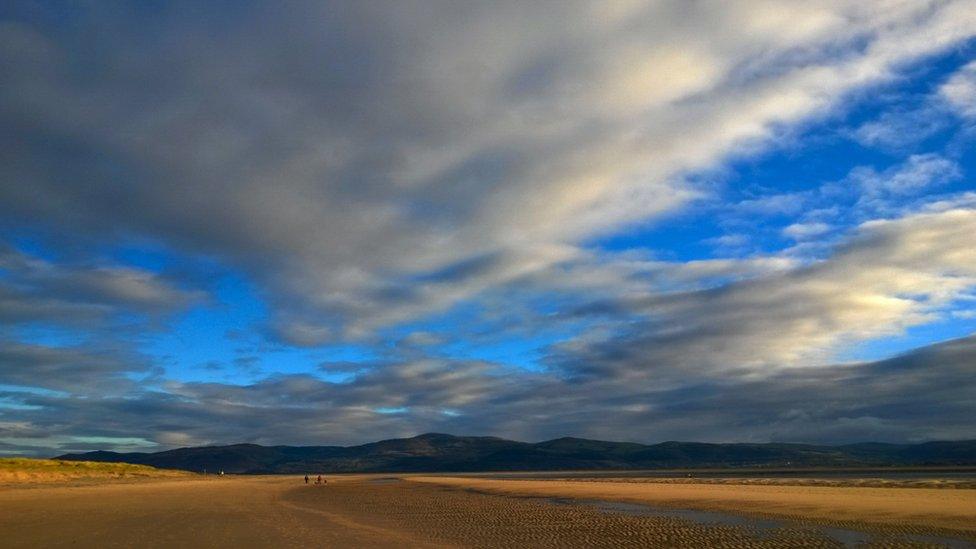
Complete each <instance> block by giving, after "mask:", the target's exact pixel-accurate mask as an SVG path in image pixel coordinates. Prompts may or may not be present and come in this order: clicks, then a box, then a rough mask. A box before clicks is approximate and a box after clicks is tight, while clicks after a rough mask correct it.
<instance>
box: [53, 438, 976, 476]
mask: <svg viewBox="0 0 976 549" xmlns="http://www.w3.org/2000/svg"><path fill="white" fill-rule="evenodd" d="M58 459H63V460H79V461H102V462H124V463H135V464H140V465H151V466H153V467H159V468H165V469H184V470H188V471H203V470H204V469H207V470H210V471H218V470H224V471H226V472H228V473H303V472H306V471H316V472H324V473H327V472H333V473H335V472H433V471H443V472H464V471H469V472H473V471H557V470H572V469H681V468H705V467H722V468H725V467H887V466H923V465H925V466H927V465H942V466H961V465H969V466H976V440H968V441H956V442H927V443H923V444H882V443H863V444H848V445H844V446H816V445H809V444H778V443H769V444H706V443H698V442H663V443H660V444H653V445H644V444H635V443H629V442H606V441H601V440H587V439H581V438H559V439H555V440H548V441H545V442H539V443H527V442H516V441H512V440H505V439H501V438H495V437H458V436H452V435H445V434H437V433H429V434H425V435H420V436H416V437H413V438H401V439H392V440H383V441H380V442H373V443H370V444H363V445H361V446H259V445H256V444H234V445H231V446H204V447H197V448H180V449H177V450H167V451H165V452H155V453H117V452H104V451H98V452H87V453H82V454H66V455H63V456H60V457H59V458H58Z"/></svg>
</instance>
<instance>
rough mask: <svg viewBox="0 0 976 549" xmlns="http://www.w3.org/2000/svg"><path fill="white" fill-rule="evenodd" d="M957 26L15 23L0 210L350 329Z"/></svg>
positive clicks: (552, 253)
mask: <svg viewBox="0 0 976 549" xmlns="http://www.w3.org/2000/svg"><path fill="white" fill-rule="evenodd" d="M970 7H971V6H970V5H969V4H968V3H967V2H955V3H946V4H941V5H939V6H937V7H933V8H931V9H929V8H927V7H924V6H914V5H911V4H893V5H891V6H888V7H887V8H886V9H884V10H881V11H883V13H884V15H883V16H879V15H878V12H879V10H877V9H874V8H871V9H868V8H866V7H859V6H857V5H856V4H852V5H849V6H806V7H803V8H798V7H797V6H796V5H795V4H794V3H785V4H780V3H775V2H768V3H760V4H756V3H741V4H740V3H727V4H723V5H721V6H710V7H707V8H706V7H705V6H697V5H682V6H675V5H666V4H663V5H661V4H647V5H637V6H636V7H634V8H633V9H629V10H610V9H604V8H594V7H593V6H589V5H585V4H571V3H570V4H562V5H560V6H558V7H554V6H545V7H543V6H531V5H526V4H519V3H514V4H506V3H493V4H491V5H484V6H466V7H456V6H455V7H452V8H451V9H437V8H434V7H433V6H432V5H429V4H428V5H411V4H409V3H402V4H401V3H394V4H387V5H383V6H379V5H374V6H363V5H358V4H355V3H350V4H346V3H337V4H334V5H332V6H330V7H329V8H326V7H324V6H321V5H318V4H290V5H289V6H288V7H287V8H281V7H277V8H276V9H274V10H271V9H264V8H262V7H260V6H250V7H246V8H242V9H240V10H239V11H237V12H236V13H234V14H228V13H226V11H224V10H213V11H209V10H198V9H194V10H192V13H191V11H190V10H186V9H183V8H182V7H181V6H180V5H178V4H173V5H167V6H165V7H157V8H154V9H152V10H142V11H137V10H131V11H130V10H126V9H124V8H119V7H115V8H111V9H109V8H107V7H100V6H89V7H88V8H86V9H85V10H80V11H79V12H78V13H77V14H76V15H75V16H74V17H75V19H76V20H75V25H76V28H81V29H84V32H83V33H80V34H75V33H72V32H67V31H66V30H65V27H64V25H62V24H60V23H59V22H58V20H57V19H56V18H47V16H45V15H44V12H43V11H34V12H27V13H30V14H31V15H24V16H23V17H20V18H16V19H10V20H8V21H7V22H6V23H5V24H4V26H3V27H2V28H0V41H3V42H4V43H8V44H13V45H16V47H10V48H4V50H3V51H4V57H3V61H2V62H3V64H4V67H6V69H5V74H6V75H7V82H6V83H5V86H4V87H3V90H4V91H3V95H2V101H3V104H4V105H5V108H4V109H3V111H2V117H3V118H2V123H0V126H2V127H3V128H4V134H3V136H2V137H0V139H2V143H3V144H4V147H3V149H4V151H5V152H4V155H5V156H4V162H3V166H4V168H3V173H2V180H3V181H4V183H3V184H2V186H0V204H2V210H0V213H2V215H3V216H4V218H6V219H8V220H25V221H26V220H30V222H31V223H34V224H39V225H40V226H47V227H49V228H50V229H51V230H54V231H62V232H66V231H67V232H71V231H73V232H75V233H76V234H79V235H87V236H89V237H91V238H95V239H111V238H113V237H114V236H116V235H118V234H120V233H121V234H137V235H148V236H150V237H152V238H155V239H158V240H159V241H162V242H164V243H166V244H167V245H169V246H172V247H174V248H175V249H178V250H180V251H183V252H193V253H198V252H200V253H204V254H207V255H209V256H214V257H218V258H220V259H221V260H223V261H225V262H227V263H228V264H231V265H233V266H235V267H238V268H241V269H244V270H245V271H246V272H247V273H248V274H249V275H250V276H251V277H253V278H254V279H255V280H256V281H257V282H258V284H259V285H260V286H261V288H262V289H263V290H264V295H266V296H267V297H268V299H269V300H270V301H271V310H272V313H273V314H274V315H275V319H274V320H273V326H272V333H277V334H279V335H280V337H281V338H282V339H284V340H286V341H290V342H292V343H295V344H305V345H312V344H315V343H318V342H322V341H328V340H333V341H334V340H347V339H355V338H367V337H369V336H370V335H371V334H373V333H375V332H376V331H377V330H379V329H381V328H383V327H388V326H392V325H396V324H400V323H404V322H409V321H411V320H415V319H417V318H420V317H423V316H425V315H429V314H430V313H432V312H437V311H444V310H447V309H448V308H450V307H451V306H453V305H455V304H457V303H460V302H463V301H465V300H469V299H475V298H477V297H478V296H479V295H481V294H482V293H484V292H486V291H489V290H491V289H493V288H497V287H498V286H499V285H503V284H507V283H509V282H511V281H513V280H515V279H518V278H520V277H523V276H527V275H530V274H531V273H533V272H540V271H542V270H545V269H547V268H549V267H551V266H553V265H556V264H559V263H561V262H564V261H567V259H572V258H575V257H578V256H579V254H580V251H579V249H578V248H579V247H580V246H582V245H583V244H584V243H585V242H586V241H589V239H592V238H594V237H598V236H600V235H606V234H610V233H613V232H614V231H618V230H620V229H621V228H624V227H627V226H629V225H631V224H633V223H639V222H646V221H648V220H652V219H655V218H657V217H659V216H661V215H663V214H666V213H669V212H673V211H675V210H676V209H679V208H682V207H686V206H687V204H688V203H689V202H690V201H693V200H695V199H696V198H698V197H701V196H702V192H703V191H702V190H701V189H697V188H695V187H694V186H691V185H688V184H687V183H686V182H685V180H684V176H685V175H686V174H688V173H691V172H696V171H699V170H703V169H709V168H712V167H715V166H716V165H717V164H718V163H720V162H721V161H723V160H724V159H726V158H728V157H729V156H730V155H736V154H743V153H748V152H750V151H755V150H758V149H761V148H763V147H766V146H768V145H769V144H771V143H772V142H774V140H775V138H776V137H777V136H778V135H780V134H782V133H783V132H784V131H786V129H787V128H789V127H790V126H791V125H795V124H799V123H802V122H803V121H805V120H808V119H810V118H811V117H816V116H818V115H822V114H825V113H828V112H829V111H830V110H831V109H832V108H834V107H836V106H838V105H839V104H840V103H842V102H843V100H844V99H845V97H846V96H847V95H848V94H849V93H851V92H853V91H854V90H858V89H862V88H863V87H865V86H871V85H874V84H878V83H883V82H886V81H889V80H890V79H892V78H894V77H895V76H896V75H897V74H898V71H899V70H900V68H901V67H903V66H905V65H906V64H909V63H912V62H914V61H917V60H918V59H920V58H922V57H924V56H927V55H931V54H935V53H938V52H940V51H942V50H944V49H946V48H949V47H951V46H953V45H955V44H957V43H959V42H960V41H962V40H965V39H967V38H968V37H970V36H971V35H972V29H973V28H974V27H976V25H974V21H973V17H974V16H973V10H971V9H969V8H970ZM786 21H789V23H790V24H785V22H786ZM676 22H680V23H676ZM211 24H212V25H213V28H212V29H211V30H207V31H206V32H205V31H203V30H201V29H203V28H204V27H206V26H207V25H211ZM208 28H209V27H208ZM568 28H569V29H573V32H572V33H567V32H566V29H568ZM136 29H138V31H137V30H136ZM80 36H85V37H90V39H89V38H86V39H81V38H80ZM377 37H382V38H377ZM421 37H423V38H421ZM701 37H707V38H704V39H703V38H701ZM81 66H84V67H86V70H84V71H79V70H75V68H76V67H81ZM65 182H70V183H69V184H65ZM479 258H481V259H483V258H490V259H485V260H484V261H483V262H481V263H479V261H480V260H481V259H479ZM464 265H468V266H472V268H469V269H463V268H462V269H459V268H456V267H457V266H464ZM437 275H439V276H437Z"/></svg>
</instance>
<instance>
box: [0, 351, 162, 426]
mask: <svg viewBox="0 0 976 549" xmlns="http://www.w3.org/2000/svg"><path fill="white" fill-rule="evenodd" d="M152 373H158V370H157V369H156V368H154V367H153V366H152V365H151V362H150V361H149V360H148V359H147V358H146V357H142V356H139V355H137V354H134V353H132V352H131V351H129V350H127V349H124V348H122V349H120V348H111V347H109V348H98V347H93V346H71V347H51V346H45V345H32V344H25V343H19V342H16V341H10V340H4V339H0V384H2V385H13V386H19V387H25V388H34V389H50V390H55V391H62V392H66V393H70V394H80V395H93V396H104V395H109V394H118V393H120V392H125V391H131V390H133V389H134V387H135V386H136V379H138V377H136V376H142V377H145V376H146V375H149V374H152ZM0 409H2V406H0ZM0 411H2V410H0Z"/></svg>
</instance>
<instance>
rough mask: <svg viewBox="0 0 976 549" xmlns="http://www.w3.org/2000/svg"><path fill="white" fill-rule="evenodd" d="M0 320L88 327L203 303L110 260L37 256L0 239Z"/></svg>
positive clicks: (195, 293) (200, 295)
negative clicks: (73, 260) (82, 261)
mask: <svg viewBox="0 0 976 549" xmlns="http://www.w3.org/2000/svg"><path fill="white" fill-rule="evenodd" d="M0 275H2V276H0V324H4V323H5V324H8V325H14V324H25V323H35V322H44V323H48V324H55V325H61V326H69V327H80V326H83V327H85V328H86V329H92V328H94V327H96V326H97V325H99V324H102V323H106V324H110V323H112V322H113V321H117V320H118V319H119V318H120V317H126V318H128V316H130V315H133V314H136V315H143V316H145V317H149V318H151V317H157V316H162V315H166V314H171V313H174V312H176V311H181V310H185V309H186V308H188V307H190V306H192V305H194V304H199V303H203V302H205V301H206V299H207V296H206V294H205V293H204V292H202V291H200V290H189V289H183V288H181V287H179V286H178V285H177V284H175V283H174V282H173V281H170V280H167V279H166V278H165V277H163V276H160V275H158V274H156V273H153V272H149V271H145V270H141V269H136V268H133V267H122V266H117V265H111V264H107V265H105V264H102V265H77V264H70V263H65V262H59V263H54V262H51V261H48V260H44V259H40V258H38V257H34V256H31V255H28V254H25V253H22V252H19V251H17V250H15V249H13V248H11V247H5V246H4V245H3V243H2V242H0Z"/></svg>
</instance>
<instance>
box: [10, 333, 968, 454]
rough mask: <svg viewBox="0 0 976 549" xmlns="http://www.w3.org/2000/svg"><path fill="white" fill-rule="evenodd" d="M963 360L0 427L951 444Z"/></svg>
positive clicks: (481, 376)
mask: <svg viewBox="0 0 976 549" xmlns="http://www.w3.org/2000/svg"><path fill="white" fill-rule="evenodd" d="M974 361H976V336H969V337H966V338H962V339H959V340H954V341H949V342H944V343H940V344H936V345H932V346H929V347H925V348H921V349H918V350H915V351H911V352H909V353H906V354H904V355H901V356H897V357H894V358H890V359H886V360H881V361H877V362H867V363H858V364H840V365H833V366H819V367H811V368H797V369H793V370H785V371H779V372H777V373H775V374H773V375H769V376H764V377H758V378H722V377H707V376H706V377H703V378H699V379H696V380H688V381H686V382H685V383H683V384H680V385H677V386H663V385H662V386H653V385H652V386H646V385H645V386H639V385H635V384H633V383H631V382H630V381H629V380H627V379H625V378H604V379H595V380H590V381H580V380H576V381H573V380H560V379H558V378H554V377H548V376H537V375H535V374H530V373H525V372H521V373H519V372H507V373H506V374H505V375H496V374H499V373H502V372H498V371H496V368H497V367H493V366H490V365H486V364H476V363H432V362H427V363H419V364H399V365H393V364H391V365H387V367H385V368H382V369H379V370H377V371H374V372H373V373H369V374H366V375H364V376H362V377H361V378H357V380H355V381H354V382H352V383H348V384H334V383H328V382H324V381H321V380H318V379H315V378H313V377H310V376H303V375H292V376H279V377H275V378H269V379H266V380H264V381H261V382H259V383H256V384H253V385H247V386H231V385H221V384H216V383H206V384H181V385H179V386H177V387H172V388H171V389H170V390H171V391H172V392H141V393H137V394H138V396H139V398H118V397H111V398H100V399H95V400H90V399H80V398H76V397H57V396H48V395H34V394H21V395H20V396H19V398H20V399H21V402H22V403H23V404H25V405H30V406H33V407H39V408H36V409H34V410H33V411H31V412H30V413H27V412H23V411H18V410H16V409H14V410H5V415H6V416H9V417H8V418H7V419H6V420H5V421H6V422H8V423H7V424H6V425H8V426H9V425H13V426H14V427H11V428H12V429H14V431H17V432H22V433H25V432H26V433H28V434H29V433H41V432H43V433H45V436H47V437H49V440H45V439H43V438H42V439H33V438H32V439H31V440H35V442H33V443H32V446H34V447H37V448H40V447H43V446H44V445H45V444H47V447H48V448H50V447H52V446H54V445H52V444H51V442H52V441H57V440H67V439H68V438H69V437H70V436H72V435H73V436H85V437H109V438H111V437H118V438H120V439H127V440H131V439H132V438H137V439H138V438H144V439H146V440H149V441H155V442H156V443H157V444H159V445H160V447H171V446H178V445H186V444H187V443H193V444H203V443H227V442H240V441H251V442H258V443H265V444H278V443H291V444H346V443H359V442H367V441H371V440H375V439H379V438H384V437H392V436H408V435H412V434H416V433H418V432H421V431H425V430H431V429H436V430H443V431H450V432H459V433H489V434H497V435H501V436H508V437H515V438H520V439H523V440H540V439H545V438H549V437H556V436H562V435H565V434H566V433H575V434H578V435H582V436H591V437H598V438H604V439H616V440H635V441H643V442H654V441H662V440H673V439H679V440H680V439H687V438H688V437H689V433H690V432H694V433H695V435H694V438H695V439H698V440H712V441H729V440H736V441H742V440H755V441H767V440H778V441H807V442H833V443H836V442H845V441H863V440H883V441H916V440H922V439H930V438H941V439H960V438H971V437H973V436H976V432H974V431H973V426H972V422H971V421H970V419H971V417H972V414H973V413H974V412H976V408H974V403H973V401H972V398H971V394H972V392H973V390H974V389H976V387H973V383H974V380H973V376H972V375H971V374H972V372H971V366H972V364H973V363H974ZM391 382H396V384H395V385H390V383H391ZM390 387H397V390H396V391H391V390H390ZM382 408H388V409H394V408H404V411H403V412H400V413H383V412H382V411H379V410H381V409H382ZM445 411H450V412H451V413H445ZM21 416H22V417H21ZM66 418H70V420H67V419H66ZM594 418H599V419H598V420H595V419H594ZM11 422H13V423H11ZM8 430H9V429H8ZM58 444H60V447H61V448H81V446H79V445H78V444H77V443H70V442H63V443H58ZM109 445H111V443H109V442H106V443H104V444H102V446H103V447H105V446H109Z"/></svg>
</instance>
